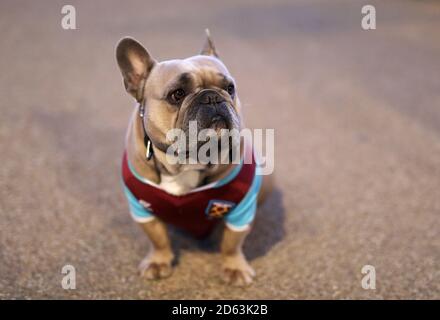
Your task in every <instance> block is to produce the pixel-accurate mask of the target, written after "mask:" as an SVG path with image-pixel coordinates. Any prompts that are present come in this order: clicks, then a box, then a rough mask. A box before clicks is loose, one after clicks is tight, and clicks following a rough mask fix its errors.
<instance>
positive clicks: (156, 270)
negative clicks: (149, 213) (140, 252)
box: [139, 219, 174, 279]
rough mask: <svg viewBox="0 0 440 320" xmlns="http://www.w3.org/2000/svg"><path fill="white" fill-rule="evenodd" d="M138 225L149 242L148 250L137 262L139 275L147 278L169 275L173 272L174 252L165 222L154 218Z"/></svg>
mask: <svg viewBox="0 0 440 320" xmlns="http://www.w3.org/2000/svg"><path fill="white" fill-rule="evenodd" d="M140 226H141V227H142V229H143V230H144V231H145V233H146V234H147V235H148V238H149V239H150V242H151V248H150V252H149V253H148V254H147V256H146V257H145V258H144V259H143V260H142V262H141V263H140V264H139V271H140V272H141V275H142V276H145V277H146V278H147V279H160V278H166V277H169V276H170V275H171V273H172V272H173V268H172V266H171V263H172V261H173V259H174V254H173V251H172V249H171V244H170V239H169V237H168V233H167V229H166V226H165V224H164V223H163V222H162V221H160V220H159V219H154V220H152V221H149V222H147V223H140Z"/></svg>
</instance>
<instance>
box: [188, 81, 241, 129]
mask: <svg viewBox="0 0 440 320" xmlns="http://www.w3.org/2000/svg"><path fill="white" fill-rule="evenodd" d="M232 116H233V115H232V110H231V106H229V104H228V102H227V101H226V100H225V99H224V98H223V97H222V96H221V95H220V94H219V93H218V92H217V91H215V90H212V89H205V90H202V91H200V92H199V93H198V95H197V96H196V97H195V98H194V100H193V101H192V103H191V105H190V106H189V108H188V111H187V117H186V118H187V121H186V123H189V121H196V122H197V129H198V130H202V129H214V130H220V129H232V126H233V123H232Z"/></svg>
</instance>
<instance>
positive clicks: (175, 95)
mask: <svg viewBox="0 0 440 320" xmlns="http://www.w3.org/2000/svg"><path fill="white" fill-rule="evenodd" d="M184 97H185V90H183V89H177V90H174V91H173V92H171V94H170V100H171V102H172V103H179V102H180V101H181V100H182V99H183V98H184Z"/></svg>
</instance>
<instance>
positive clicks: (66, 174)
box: [0, 0, 440, 299]
mask: <svg viewBox="0 0 440 320" xmlns="http://www.w3.org/2000/svg"><path fill="white" fill-rule="evenodd" d="M69 3H72V4H74V5H75V6H76V9H77V23H78V28H79V29H78V30H76V31H63V30H62V29H61V27H60V19H61V14H60V8H61V4H59V3H55V2H53V1H25V2H23V1H2V2H1V4H0V30H1V31H0V43H1V51H0V52H1V53H0V57H1V59H0V70H1V72H0V90H1V92H0V107H1V109H0V111H1V116H0V148H1V155H0V159H1V166H0V298H142V299H150V298H209V299H214V298H228V299H238V298H258V299H259V298H287V299H297V298H306V299H310V298H336V299H341V298H362V299H370V298H374V299H375V298H379V299H380V298H433V299H439V298H440V282H439V280H440V270H439V264H440V248H439V245H440V234H439V233H440V224H439V215H440V191H439V190H440V76H439V75H440V63H439V57H440V41H439V30H440V3H439V2H437V1H391V0H388V1H380V2H377V3H375V2H373V1H368V3H373V4H375V5H376V9H377V27H378V29H377V30H375V31H363V30H362V29H361V27H360V19H361V9H360V8H361V5H362V4H364V3H365V2H364V1H359V2H357V1H326V0H320V1H309V0H302V1H286V2H282V1H271V4H270V5H269V4H268V2H267V1H260V3H258V2H257V1H247V2H242V3H240V4H238V3H237V2H236V1H217V2H216V3H215V4H211V5H210V6H209V7H207V5H206V1H200V2H199V3H194V4H191V5H186V3H187V1H185V4H184V2H183V1H178V2H176V3H174V4H169V3H167V2H165V1H162V2H160V3H155V4H149V3H147V1H136V2H135V1H124V2H123V1H118V2H116V1H115V2H110V1H69ZM123 3H125V4H123ZM205 27H209V28H210V29H211V32H212V34H213V36H214V38H215V40H216V42H217V47H218V48H219V50H220V52H221V54H222V57H223V58H224V61H225V62H226V63H227V65H228V66H229V67H230V70H231V71H232V72H233V74H234V75H235V77H236V79H237V81H238V84H239V92H240V96H241V99H242V101H243V102H244V104H245V109H246V110H245V114H246V119H247V123H248V124H249V125H250V126H252V127H257V128H275V130H276V159H275V160H276V178H277V186H278V188H277V191H276V192H275V193H274V194H273V196H272V197H271V198H270V199H269V202H268V203H266V205H265V206H264V207H263V208H261V209H260V210H259V212H258V219H257V224H256V228H255V231H254V232H253V233H252V235H251V236H250V239H249V241H248V242H247V243H246V248H245V249H246V254H247V255H248V256H249V257H250V258H251V263H252V265H253V266H254V267H255V269H256V270H257V272H258V278H257V281H256V283H255V284H254V285H253V286H251V287H250V288H247V289H244V290H243V289H231V288H229V287H226V286H224V285H223V284H222V283H221V281H220V278H219V265H220V261H219V256H218V254H217V253H216V244H215V243H216V241H215V237H214V238H213V239H211V240H208V241H205V242H203V243H197V242H195V241H193V240H191V239H189V238H186V237H185V236H183V235H180V234H176V233H175V234H173V240H174V243H175V244H174V245H175V247H176V249H177V250H178V252H179V265H178V267H177V269H176V271H175V274H174V276H173V277H171V278H170V279H167V280H164V281H160V282H152V283H151V282H143V281H141V280H140V278H139V277H138V275H137V273H136V266H137V264H138V262H139V261H140V259H141V258H142V257H143V255H144V254H145V253H146V251H147V241H146V238H145V237H144V236H143V234H142V233H141V231H140V230H139V229H138V228H137V226H136V225H135V224H134V223H133V222H132V221H131V219H130V217H129V215H128V213H127V207H126V203H125V200H124V198H123V195H122V192H121V186H120V183H119V160H120V156H121V151H122V149H123V137H124V131H125V128H126V124H127V121H128V118H129V115H130V112H131V100H130V98H129V97H128V95H126V94H125V93H124V90H123V87H122V82H121V77H120V75H119V71H118V69H117V67H116V64H115V58H114V46H115V44H116V42H117V40H118V39H119V38H120V37H121V36H123V35H132V36H134V37H136V38H138V39H139V40H141V41H142V42H143V43H144V44H146V45H147V46H148V47H149V49H150V51H151V52H152V53H153V54H154V55H155V56H156V58H158V59H168V58H172V57H185V56H189V55H192V54H194V53H196V52H197V51H198V49H199V48H200V46H201V43H202V39H203V30H204V28H205ZM65 264H72V265H74V266H75V267H76V270H77V289H76V290H73V291H65V290H63V289H62V288H61V285H60V281H61V277H62V275H61V273H60V271H61V268H62V266H63V265H65ZM366 264H371V265H374V266H375V267H376V270H377V289H376V290H375V291H366V290H363V289H362V288H361V285H360V281H361V277H362V274H361V272H360V270H361V268H362V266H363V265H366Z"/></svg>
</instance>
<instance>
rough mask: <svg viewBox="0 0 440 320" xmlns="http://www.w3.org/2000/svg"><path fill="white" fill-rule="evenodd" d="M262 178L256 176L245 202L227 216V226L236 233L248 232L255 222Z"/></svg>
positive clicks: (258, 175) (242, 201)
mask: <svg viewBox="0 0 440 320" xmlns="http://www.w3.org/2000/svg"><path fill="white" fill-rule="evenodd" d="M261 181H262V176H261V175H260V174H258V170H257V172H256V174H255V177H254V180H253V181H252V185H251V187H250V189H249V191H248V193H247V194H246V195H245V197H244V198H243V200H241V202H240V203H239V204H238V205H237V206H236V207H235V208H234V209H232V211H231V212H230V213H228V214H227V215H226V216H225V218H224V219H225V222H226V225H227V226H228V227H229V228H230V229H231V230H234V231H243V230H246V229H247V228H248V226H249V224H250V223H251V222H252V221H253V220H254V218H255V213H256V211H257V197H258V193H259V192H260V188H261Z"/></svg>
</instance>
